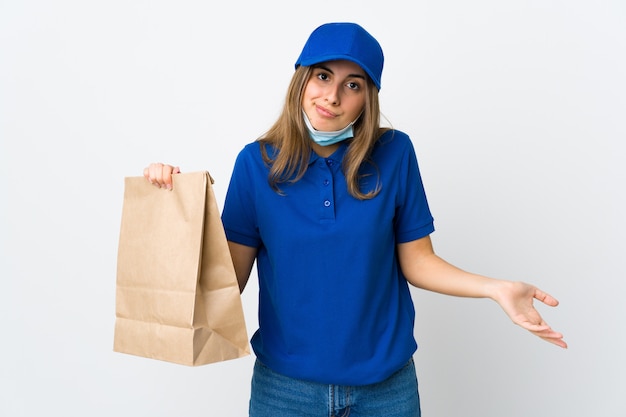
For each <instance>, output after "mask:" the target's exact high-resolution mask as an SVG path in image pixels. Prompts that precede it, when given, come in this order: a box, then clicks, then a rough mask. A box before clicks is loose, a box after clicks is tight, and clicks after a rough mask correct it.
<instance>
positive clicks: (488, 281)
mask: <svg viewBox="0 0 626 417" xmlns="http://www.w3.org/2000/svg"><path fill="white" fill-rule="evenodd" d="M424 258H425V259H420V260H415V263H416V265H415V266H414V267H412V268H410V269H409V270H410V272H409V273H408V274H405V275H406V278H407V280H408V281H409V283H410V284H411V285H413V286H415V287H417V288H421V289H424V290H428V291H433V292H437V293H441V294H446V295H452V296H457V297H473V298H492V299H493V298H495V293H496V291H497V287H498V285H499V284H501V282H500V281H498V280H496V279H493V278H489V277H485V276H482V275H478V274H474V273H470V272H467V271H464V270H462V269H460V268H458V267H456V266H454V265H452V264H450V263H448V262H446V261H445V260H444V259H442V258H440V257H439V256H437V255H436V254H432V255H427V256H426V257H424Z"/></svg>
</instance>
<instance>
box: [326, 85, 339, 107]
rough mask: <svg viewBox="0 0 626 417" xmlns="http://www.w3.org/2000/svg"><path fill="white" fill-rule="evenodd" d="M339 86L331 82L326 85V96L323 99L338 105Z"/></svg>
mask: <svg viewBox="0 0 626 417" xmlns="http://www.w3.org/2000/svg"><path fill="white" fill-rule="evenodd" d="M339 88H340V85H338V84H331V85H329V86H328V87H327V89H326V98H325V100H326V101H327V102H329V103H330V104H333V105H335V106H336V105H338V104H339V103H340V98H339V96H340V92H339Z"/></svg>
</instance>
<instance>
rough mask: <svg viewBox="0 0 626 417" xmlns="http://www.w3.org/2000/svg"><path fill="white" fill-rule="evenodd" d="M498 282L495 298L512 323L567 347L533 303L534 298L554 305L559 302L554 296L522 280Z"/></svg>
mask: <svg viewBox="0 0 626 417" xmlns="http://www.w3.org/2000/svg"><path fill="white" fill-rule="evenodd" d="M500 283H501V284H502V285H500V288H499V289H498V295H497V296H496V297H495V300H496V302H497V303H498V304H499V305H500V307H502V309H503V310H504V311H505V312H506V314H507V315H508V316H509V317H510V318H511V320H513V323H515V324H517V325H519V326H520V327H522V328H524V329H526V330H528V331H529V332H531V333H533V334H534V335H536V336H538V337H540V338H542V339H543V340H545V341H547V342H550V343H553V344H555V345H557V346H560V347H562V348H567V343H565V341H564V340H563V335H562V334H561V333H558V332H555V331H554V330H552V328H551V327H550V326H549V325H548V324H547V323H546V322H545V321H544V320H543V318H541V315H540V314H539V312H538V311H537V310H536V309H535V307H534V305H533V302H534V300H539V301H541V302H542V303H544V304H546V305H549V306H551V307H556V306H557V305H559V302H558V301H557V300H556V299H555V298H554V297H552V296H551V295H550V294H547V293H545V292H543V291H541V290H539V289H538V288H535V287H534V286H532V285H530V284H526V283H524V282H510V281H500Z"/></svg>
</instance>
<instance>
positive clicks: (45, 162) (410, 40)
mask: <svg viewBox="0 0 626 417" xmlns="http://www.w3.org/2000/svg"><path fill="white" fill-rule="evenodd" d="M327 21H356V22H358V23H360V24H362V25H363V26H364V27H365V28H366V29H368V30H369V31H370V32H371V33H372V34H374V36H375V37H377V38H378V40H379V41H380V43H381V44H382V46H383V48H384V51H385V55H386V66H385V71H384V74H383V79H382V90H381V100H382V110H383V113H384V115H385V116H386V117H387V119H388V120H389V122H390V123H391V124H392V125H393V126H394V127H396V128H398V129H401V130H403V131H405V132H407V133H409V134H410V135H411V137H412V139H413V141H414V144H415V147H416V150H417V154H418V158H419V160H420V166H421V169H422V174H423V179H424V182H425V185H426V189H427V193H428V196H429V201H430V204H431V208H432V211H433V213H434V215H435V220H436V227H437V231H436V232H435V233H434V234H433V240H434V243H435V246H436V250H437V251H438V252H439V254H440V255H442V256H443V257H444V258H446V259H448V260H449V261H451V262H452V263H455V264H456V265H458V266H460V267H462V268H465V269H468V270H471V271H474V272H480V273H484V274H487V275H491V276H496V277H501V278H507V279H513V280H526V281H530V282H533V283H534V284H536V285H538V286H539V287H540V288H542V289H544V290H546V291H548V292H550V293H552V294H553V295H554V296H556V297H557V298H558V299H560V301H561V305H560V306H559V307H558V308H556V309H551V308H547V307H543V306H542V307H540V311H541V312H542V313H543V315H544V317H545V318H546V320H547V321H548V322H549V323H550V324H551V325H552V326H553V327H554V328H555V329H557V330H559V331H562V332H563V333H564V334H565V336H566V340H567V341H568V342H569V344H570V348H569V349H568V350H562V349H559V348H557V347H555V346H552V345H550V344H547V343H545V342H543V341H541V340H540V339H538V338H535V337H534V336H532V335H530V334H528V333H526V332H525V331H523V330H521V329H520V328H519V327H517V326H514V325H513V324H511V323H510V322H509V320H508V319H507V318H506V317H505V315H504V314H503V313H502V312H501V311H500V310H499V308H498V307H497V305H495V304H494V303H492V302H490V301H487V300H468V299H459V298H451V297H445V296H441V295H436V294H428V293H424V292H422V291H414V292H413V295H414V300H415V304H416V309H417V319H416V325H415V334H416V337H417V340H418V343H419V344H420V348H419V350H418V351H417V353H416V355H415V359H416V363H417V368H418V376H419V381H420V393H421V396H422V410H423V414H424V416H426V417H450V416H461V415H462V416H469V417H472V416H475V417H490V416H492V417H503V416H506V417H518V416H519V417H521V416H529V415H530V416H581V417H582V416H603V417H609V416H624V415H626V398H625V393H626V382H625V381H626V379H625V378H624V373H625V371H626V361H625V359H624V358H625V354H624V352H626V341H625V337H624V335H623V330H624V318H625V317H626V304H625V303H624V302H623V298H624V293H625V292H626V284H625V280H624V278H625V274H624V270H625V268H624V255H625V249H626V247H625V244H624V233H625V232H626V230H625V229H626V228H625V221H624V212H625V208H626V207H625V201H624V200H625V199H624V195H625V191H624V189H625V188H624V184H625V180H626V175H625V168H624V161H623V160H624V156H625V152H624V148H623V142H624V139H625V138H626V127H625V116H626V98H625V97H626V81H625V80H626V77H625V75H626V5H625V3H624V2H623V1H620V0H615V1H603V0H597V1H591V0H589V1H582V0H570V1H565V0H562V1H556V0H533V1H502V0H479V1H471V2H470V1H462V0H438V1H415V2H407V1H404V0H402V1H395V0H387V1H382V2H381V1H370V0H358V1H357V0H355V1H339V0H335V1H326V0H317V1H312V2H296V1H287V0H270V1H252V0H250V1H247V2H242V1H228V2H209V1H177V2H174V1H137V0H131V1H129V0H125V1H121V0H109V1H79V0H75V1H71V0H57V1H36V0H26V1H17V0H13V1H9V0H0V141H1V142H0V143H1V148H0V178H1V179H2V202H1V203H0V210H1V212H0V214H1V217H0V219H1V224H0V245H1V246H0V257H1V258H0V261H1V264H0V274H1V279H2V281H1V282H2V286H1V287H0V288H1V289H0V320H1V321H0V324H1V333H0V334H1V335H2V336H1V339H0V415H2V416H6V417H14V416H40V415H63V416H147V415H151V416H172V417H174V416H187V417H192V416H237V417H238V416H245V415H247V401H248V395H249V378H250V374H251V367H252V363H253V360H254V358H253V356H250V357H247V358H244V359H238V360H234V361H228V362H224V363H219V364H213V365H208V366H205V367H199V368H189V367H184V366H181V365H173V364H169V363H164V362H159V361H153V360H149V359H143V358H138V357H133V356H130V355H124V354H119V353H114V352H113V350H112V343H113V325H114V320H115V275H116V256H117V253H116V252H117V239H118V234H119V223H120V217H121V205H122V195H123V178H124V177H125V176H135V175H140V174H141V171H142V169H143V167H144V166H146V165H147V164H148V163H149V162H152V161H165V162H170V163H176V164H179V165H181V167H182V168H183V170H184V171H187V172H188V171H195V170H203V169H206V170H208V171H209V172H210V173H211V175H212V176H213V177H214V178H215V180H216V183H215V186H214V189H215V193H216V197H217V198H218V203H219V204H220V209H221V204H222V202H223V198H224V195H225V190H226V185H227V183H228V179H229V177H230V172H231V169H232V164H233V162H234V158H235V156H236V154H237V152H238V151H239V150H240V148H241V147H242V146H243V145H244V144H246V143H248V142H250V141H252V140H254V139H255V138H256V137H257V136H259V135H260V134H262V133H263V132H264V131H265V130H266V129H267V128H268V127H269V125H270V124H271V123H272V122H273V121H274V119H275V118H276V116H277V115H278V112H279V110H280V108H281V106H282V102H283V97H284V93H285V91H286V87H287V83H288V81H289V78H290V77H291V74H292V72H293V63H294V61H295V59H296V58H297V56H298V54H299V53H300V48H301V47H302V45H303V44H304V42H305V40H306V38H307V36H308V34H309V33H310V32H311V31H312V30H313V29H314V28H315V27H316V26H318V25H319V24H321V23H324V22H327ZM255 281H256V280H255V278H254V277H253V278H252V279H251V283H250V285H249V287H248V288H247V290H246V291H245V292H244V294H243V302H244V305H245V314H246V320H247V325H248V327H249V331H250V334H252V332H253V331H254V329H255V326H256V290H257V287H256V282H255ZM328 342H329V343H332V340H329V341H328ZM356 348H358V347H357V346H355V349H356Z"/></svg>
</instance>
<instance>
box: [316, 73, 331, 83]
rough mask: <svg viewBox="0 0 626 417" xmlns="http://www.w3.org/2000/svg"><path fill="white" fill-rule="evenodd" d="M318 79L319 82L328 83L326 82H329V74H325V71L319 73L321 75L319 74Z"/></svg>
mask: <svg viewBox="0 0 626 417" xmlns="http://www.w3.org/2000/svg"><path fill="white" fill-rule="evenodd" d="M317 78H318V79H319V80H322V81H326V80H328V78H329V76H328V74H327V73H325V72H323V71H322V72H319V73H318V74H317Z"/></svg>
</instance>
